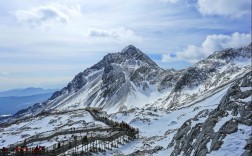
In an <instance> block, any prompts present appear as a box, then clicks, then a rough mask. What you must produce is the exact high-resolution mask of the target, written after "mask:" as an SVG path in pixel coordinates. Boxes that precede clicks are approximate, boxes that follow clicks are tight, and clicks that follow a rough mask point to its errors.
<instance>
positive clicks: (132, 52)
mask: <svg viewBox="0 0 252 156" xmlns="http://www.w3.org/2000/svg"><path fill="white" fill-rule="evenodd" d="M121 53H122V54H123V55H129V56H133V57H134V56H143V55H145V54H144V53H143V52H142V51H141V50H139V49H138V48H136V47H135V46H133V45H128V46H127V47H125V48H124V49H123V50H122V51H121Z"/></svg>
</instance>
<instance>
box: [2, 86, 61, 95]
mask: <svg viewBox="0 0 252 156" xmlns="http://www.w3.org/2000/svg"><path fill="white" fill-rule="evenodd" d="M55 91H56V89H43V88H34V87H29V88H25V89H13V90H8V91H3V92H0V97H9V96H16V97H20V96H31V95H38V94H46V93H52V92H55Z"/></svg>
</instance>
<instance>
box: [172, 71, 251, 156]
mask: <svg viewBox="0 0 252 156" xmlns="http://www.w3.org/2000/svg"><path fill="white" fill-rule="evenodd" d="M251 96H252V72H249V73H248V74H246V75H245V76H244V77H242V78H240V79H239V80H237V81H236V82H234V83H233V84H232V85H231V86H230V88H229V90H228V92H227V93H226V95H225V96H224V97H223V98H222V100H221V102H220V104H219V106H218V107H217V108H216V109H214V110H212V111H210V110H207V109H206V110H204V111H201V112H199V114H198V115H196V116H195V117H194V118H192V119H189V120H187V121H186V122H185V123H184V124H183V125H182V126H181V127H180V128H179V130H178V132H177V133H176V134H175V136H174V138H173V140H172V142H171V143H170V144H169V145H168V148H171V147H173V148H174V150H173V152H172V154H171V155H179V154H183V155H195V156H198V155H200V156H201V155H206V154H208V153H211V152H212V151H216V150H218V149H219V148H221V146H222V144H224V143H225V142H224V139H225V137H227V136H228V135H232V134H233V133H235V132H237V131H238V130H239V131H241V130H242V129H240V128H239V127H241V126H247V130H248V131H249V130H250V131H249V132H248V133H250V138H248V140H247V144H246V146H245V147H244V149H245V152H244V153H243V155H251V154H252V150H251V146H252V144H251V139H252V136H251V132H252V131H251V126H252V101H251ZM202 120H203V122H202ZM199 121H201V122H199ZM244 133H245V132H244Z"/></svg>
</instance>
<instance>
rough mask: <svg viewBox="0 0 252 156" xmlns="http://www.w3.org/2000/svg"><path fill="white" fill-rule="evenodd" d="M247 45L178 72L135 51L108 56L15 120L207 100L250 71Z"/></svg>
mask: <svg viewBox="0 0 252 156" xmlns="http://www.w3.org/2000/svg"><path fill="white" fill-rule="evenodd" d="M251 50H252V44H250V45H249V46H247V47H243V48H238V49H232V48H229V49H224V50H222V51H217V52H215V53H213V54H212V55H210V56H209V57H208V58H206V59H205V60H202V61H199V62H198V63H196V64H195V65H194V66H192V67H189V68H187V69H184V70H178V71H176V70H173V69H172V70H164V69H162V68H160V67H159V66H158V65H157V64H156V63H155V62H154V61H152V60H151V59H150V58H149V57H148V56H147V55H145V54H144V53H143V52H141V51H140V50H139V49H137V48H136V47H134V46H132V45H129V46H127V47H126V48H124V49H123V50H122V51H121V52H118V53H110V54H108V55H106V56H104V58H103V59H102V60H101V61H100V62H98V63H97V64H95V65H93V66H92V67H90V68H87V69H86V70H84V71H83V72H81V73H79V74H77V75H76V76H75V77H74V78H73V80H72V81H71V82H70V83H69V84H68V85H67V86H66V87H64V88H63V89H62V90H61V91H57V92H55V93H54V94H53V95H52V96H51V97H50V98H49V99H48V100H47V101H45V102H42V103H40V104H36V105H34V106H33V107H29V108H27V109H24V110H21V111H19V112H18V113H17V114H16V115H15V116H16V117H20V116H29V115H36V114H38V113H40V112H43V111H60V110H74V109H79V108H85V107H87V106H95V107H101V108H103V109H104V110H107V111H108V112H110V113H113V112H116V111H118V110H127V109H130V108H133V107H139V108H143V107H147V106H158V107H159V108H165V109H174V108H176V107H180V106H183V105H187V104H188V103H190V102H192V101H194V100H195V99H198V100H202V99H201V98H202V97H205V96H207V95H208V96H211V95H212V94H213V93H214V92H216V91H218V88H220V87H222V86H225V85H227V84H229V83H231V82H233V81H234V80H236V79H237V78H239V77H242V76H243V75H244V74H246V73H247V72H248V71H250V70H251V66H250V61H251Z"/></svg>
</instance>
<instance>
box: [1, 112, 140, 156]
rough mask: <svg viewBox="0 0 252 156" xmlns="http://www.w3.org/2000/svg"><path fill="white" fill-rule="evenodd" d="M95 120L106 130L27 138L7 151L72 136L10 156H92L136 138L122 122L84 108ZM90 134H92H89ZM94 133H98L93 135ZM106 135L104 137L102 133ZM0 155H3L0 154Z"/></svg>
mask: <svg viewBox="0 0 252 156" xmlns="http://www.w3.org/2000/svg"><path fill="white" fill-rule="evenodd" d="M85 110H86V111H88V112H89V113H90V114H91V115H92V116H93V118H94V119H95V120H97V121H101V122H103V123H105V124H107V125H108V126H109V127H108V128H77V129H75V130H73V129H67V130H61V131H56V132H54V133H51V134H47V135H45V134H44V135H43V134H39V135H36V136H33V137H30V138H27V139H26V140H25V141H22V142H17V143H15V144H12V145H9V146H8V149H9V151H14V150H15V148H16V147H17V146H21V147H22V146H26V145H27V144H30V143H34V142H40V141H46V140H49V139H51V138H53V137H56V136H60V135H67V134H72V135H73V136H74V139H72V140H70V141H61V142H58V143H57V144H54V145H52V146H49V147H46V148H45V149H44V150H42V151H37V152H34V151H33V152H32V151H26V152H20V153H15V154H11V155H24V156H30V155H39V156H44V155H48V156H55V155H64V153H71V154H73V155H74V154H75V155H92V153H98V152H106V150H111V149H112V148H116V147H118V145H119V144H124V143H127V142H129V141H131V140H134V139H136V138H138V135H139V131H138V129H135V128H133V127H131V126H130V125H128V124H126V123H124V122H122V123H118V122H115V121H113V120H110V119H108V118H107V117H101V116H99V115H98V113H99V110H98V109H96V108H89V107H88V108H86V109H85ZM90 132H92V133H90ZM94 132H98V134H95V133H94ZM104 132H105V133H106V134H105V135H104V134H103V133H104ZM81 133H85V134H86V135H85V136H82V135H80V136H77V135H75V134H81ZM0 155H3V153H2V152H0Z"/></svg>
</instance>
